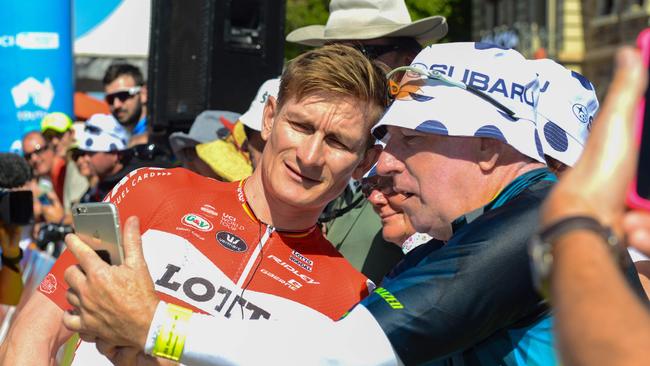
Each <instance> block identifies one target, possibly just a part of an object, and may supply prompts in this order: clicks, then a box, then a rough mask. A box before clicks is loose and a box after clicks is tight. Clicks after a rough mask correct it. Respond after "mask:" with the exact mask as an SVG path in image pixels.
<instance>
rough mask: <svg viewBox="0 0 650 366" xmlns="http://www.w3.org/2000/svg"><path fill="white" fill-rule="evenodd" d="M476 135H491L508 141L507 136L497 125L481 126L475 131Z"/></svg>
mask: <svg viewBox="0 0 650 366" xmlns="http://www.w3.org/2000/svg"><path fill="white" fill-rule="evenodd" d="M474 136H475V137H490V138H493V139H497V140H499V141H503V142H505V143H508V140H506V137H505V136H504V135H503V132H501V130H499V128H498V127H497V126H495V125H487V126H483V127H481V128H479V129H478V130H477V131H476V132H475V133H474Z"/></svg>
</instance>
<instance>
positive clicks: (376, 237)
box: [287, 0, 447, 283]
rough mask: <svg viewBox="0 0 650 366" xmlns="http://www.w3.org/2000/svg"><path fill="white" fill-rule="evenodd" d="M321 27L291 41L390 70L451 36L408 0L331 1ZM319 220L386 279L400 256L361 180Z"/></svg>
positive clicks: (351, 256) (363, 267) (439, 20)
mask: <svg viewBox="0 0 650 366" xmlns="http://www.w3.org/2000/svg"><path fill="white" fill-rule="evenodd" d="M329 11H330V15H329V17H328V19H327V23H326V24H325V25H324V26H323V25H310V26H306V27H302V28H298V29H296V30H294V31H292V32H291V33H289V34H288V35H287V42H294V43H299V44H303V45H307V46H317V47H319V46H322V45H325V44H332V43H343V44H346V45H349V46H351V47H355V48H356V49H358V50H359V51H361V52H362V53H363V54H364V55H366V57H368V58H370V59H372V60H376V61H379V62H380V63H383V64H386V65H387V66H388V67H389V68H391V69H392V68H395V67H398V66H403V65H409V64H410V63H411V61H412V60H413V58H414V57H415V56H416V55H417V54H418V52H420V50H421V49H422V44H424V43H431V42H435V41H437V40H439V39H441V38H442V37H444V36H445V35H446V34H447V22H446V19H445V18H444V17H441V16H432V17H428V18H424V19H420V20H417V21H414V22H413V21H411V16H410V15H409V12H408V8H407V7H406V4H405V2H404V0H332V1H331V2H330V5H329ZM320 222H321V223H322V224H323V226H324V230H325V231H326V236H327V239H328V240H330V241H331V242H332V244H334V246H335V247H336V248H337V249H338V250H339V251H340V252H341V253H342V254H343V255H344V256H345V257H346V258H347V259H348V260H349V261H350V263H352V265H353V266H355V268H357V269H359V270H360V271H362V272H363V273H364V274H365V275H366V276H368V277H369V278H370V279H372V280H373V281H375V282H377V283H379V282H381V279H382V277H383V276H384V275H385V274H386V273H388V271H389V270H390V269H391V268H392V267H393V266H394V265H395V264H396V263H397V262H398V261H399V260H400V259H401V258H402V253H401V252H400V251H399V248H397V247H395V245H393V244H391V243H388V242H386V241H385V240H383V238H382V235H381V222H380V220H379V218H378V217H377V215H376V214H375V213H374V212H373V210H372V207H371V205H370V204H369V203H368V202H367V200H366V199H365V198H364V197H363V194H362V193H361V189H360V187H359V184H358V182H355V181H351V182H350V184H349V186H348V187H347V188H346V190H345V191H343V193H342V194H341V196H339V197H338V198H337V199H336V200H334V201H333V202H332V203H331V204H329V205H328V206H327V208H326V209H325V211H324V212H323V215H322V216H321V218H320Z"/></svg>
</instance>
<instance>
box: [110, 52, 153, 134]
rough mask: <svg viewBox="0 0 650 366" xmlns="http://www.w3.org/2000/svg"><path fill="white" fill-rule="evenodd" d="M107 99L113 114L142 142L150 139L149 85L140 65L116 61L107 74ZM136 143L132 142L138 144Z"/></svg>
mask: <svg viewBox="0 0 650 366" xmlns="http://www.w3.org/2000/svg"><path fill="white" fill-rule="evenodd" d="M103 84H104V93H105V96H104V99H105V100H106V103H108V106H109V107H110V109H111V113H112V114H113V116H114V117H115V118H116V119H117V120H118V121H119V122H120V124H122V126H124V128H126V129H127V131H128V132H129V133H130V134H131V139H135V140H137V142H139V143H145V142H146V141H147V85H146V84H145V80H144V77H143V76H142V72H141V71H140V69H139V68H137V67H135V66H133V65H130V64H125V63H123V64H114V65H111V66H109V68H108V69H107V70H106V73H105V74H104V79H103ZM134 144H135V143H130V145H134Z"/></svg>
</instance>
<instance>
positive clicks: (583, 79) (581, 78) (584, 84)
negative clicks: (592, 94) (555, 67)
mask: <svg viewBox="0 0 650 366" xmlns="http://www.w3.org/2000/svg"><path fill="white" fill-rule="evenodd" d="M571 76H573V77H574V78H575V79H576V80H578V81H579V82H580V85H582V87H583V88H585V89H587V90H594V86H593V85H592V84H591V83H590V82H589V80H587V78H586V77H584V76H582V74H580V73H577V72H575V71H571Z"/></svg>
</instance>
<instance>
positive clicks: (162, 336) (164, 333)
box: [152, 304, 192, 361]
mask: <svg viewBox="0 0 650 366" xmlns="http://www.w3.org/2000/svg"><path fill="white" fill-rule="evenodd" d="M191 316H192V311H191V310H189V309H186V308H183V307H180V306H178V305H174V304H167V317H168V318H167V319H168V321H167V322H166V324H164V325H162V326H161V327H160V330H159V331H158V336H156V343H155V344H154V347H153V352H152V355H154V356H156V357H163V358H167V359H170V360H173V361H180V359H181V356H182V355H183V347H184V346H185V338H186V337H187V334H186V325H187V323H188V322H189V320H190V317H191Z"/></svg>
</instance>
